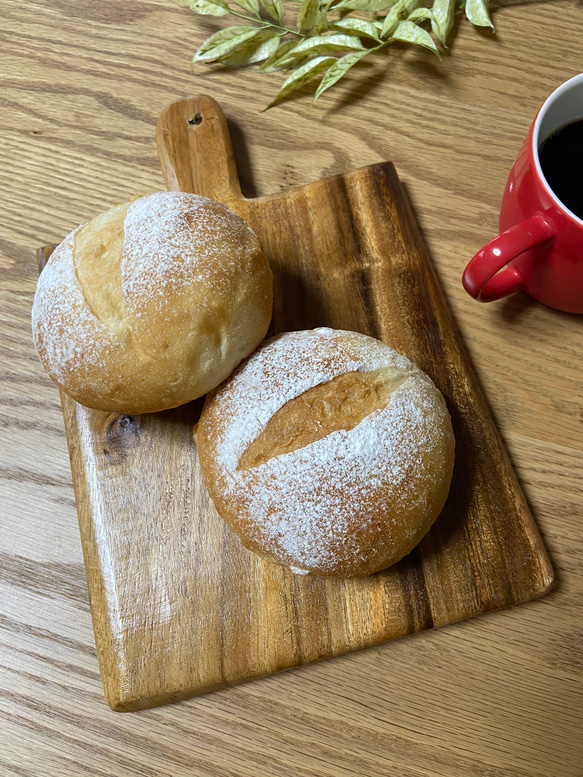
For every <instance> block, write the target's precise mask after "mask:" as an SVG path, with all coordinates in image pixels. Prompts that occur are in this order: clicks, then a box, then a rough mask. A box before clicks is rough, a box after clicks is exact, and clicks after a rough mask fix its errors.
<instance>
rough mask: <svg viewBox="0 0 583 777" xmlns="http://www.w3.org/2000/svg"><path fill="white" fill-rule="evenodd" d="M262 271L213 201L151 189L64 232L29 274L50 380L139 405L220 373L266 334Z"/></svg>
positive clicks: (69, 389) (248, 239)
mask: <svg viewBox="0 0 583 777" xmlns="http://www.w3.org/2000/svg"><path fill="white" fill-rule="evenodd" d="M271 307H272V275H271V270H270V268H269V263H268V261H267V258H266V257H265V254H264V253H263V251H262V249H261V246H260V243H259V240H258V238H257V236H256V235H255V234H254V233H253V232H252V231H251V230H250V229H249V227H248V226H247V224H246V223H245V222H244V221H243V219H242V218H240V217H239V216H238V215H236V214H235V213H233V212H232V211H230V210H229V209H228V208H226V207H225V206H224V205H221V204H219V203H217V202H214V201H212V200H209V199H207V198H205V197H199V196H198V195H195V194H186V193H184V192H159V193H156V194H152V195H150V196H148V197H143V198H140V199H138V200H136V201H134V202H132V203H126V204H124V205H120V206H118V207H116V208H112V209H111V210H109V211H107V212H105V213H103V214H101V215H100V216H98V217H97V218H95V219H93V220H92V221H90V222H89V223H87V224H83V225H82V226H80V227H79V228H78V229H76V230H74V231H73V232H71V234H70V235H68V237H66V238H65V240H64V241H63V242H62V243H61V244H60V245H59V246H58V247H57V248H56V249H55V251H54V252H53V254H52V256H51V257H50V259H49V261H48V263H47V265H46V267H45V269H44V270H43V272H42V273H41V275H40V278H39V281H38V287H37V291H36V294H35V299H34V304H33V310H32V329H33V339H34V343H35V347H36V349H37V353H38V355H39V357H40V360H41V362H42V363H43V365H44V367H45V369H46V370H47V372H48V373H49V375H50V376H51V378H52V379H53V380H54V381H55V382H56V383H57V384H58V385H59V386H61V388H62V389H63V390H64V391H65V392H66V393H67V394H69V395H70V396H72V397H73V398H74V399H76V400H77V401H78V402H80V403H81V404H83V405H87V406H89V407H92V408H97V409H99V410H107V411H112V412H125V413H149V412H154V411H158V410H165V409H167V408H171V407H176V406H178V405H181V404H184V403H185V402H189V401H190V400H193V399H196V398H197V397H200V396H202V395H203V394H206V393H207V392H208V391H210V390H211V389H212V388H214V387H215V386H217V385H218V384H219V383H220V382H221V381H223V380H224V379H225V378H226V377H227V376H228V375H229V374H230V373H231V372H232V371H233V369H234V368H235V367H236V366H237V365H238V364H239V362H240V361H241V360H242V359H243V358H245V357H246V356H247V355H248V354H249V353H251V351H252V350H253V349H254V348H255V347H256V346H257V345H258V344H259V343H260V342H261V340H262V339H263V338H264V337H265V335H266V333H267V329H268V327H269V322H270V319H271Z"/></svg>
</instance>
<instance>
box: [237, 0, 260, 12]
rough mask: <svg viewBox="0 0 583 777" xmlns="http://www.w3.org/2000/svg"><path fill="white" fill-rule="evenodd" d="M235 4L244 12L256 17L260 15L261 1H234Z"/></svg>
mask: <svg viewBox="0 0 583 777" xmlns="http://www.w3.org/2000/svg"><path fill="white" fill-rule="evenodd" d="M234 2H235V3H237V5H238V6H239V7H240V8H242V9H243V10H244V11H248V12H249V13H252V14H253V15H254V16H258V15H259V0H234Z"/></svg>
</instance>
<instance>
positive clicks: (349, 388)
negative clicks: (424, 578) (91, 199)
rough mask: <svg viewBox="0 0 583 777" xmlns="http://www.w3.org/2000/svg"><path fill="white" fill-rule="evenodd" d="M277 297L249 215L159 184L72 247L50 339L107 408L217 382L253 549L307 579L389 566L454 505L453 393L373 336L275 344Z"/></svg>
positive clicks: (56, 273)
mask: <svg viewBox="0 0 583 777" xmlns="http://www.w3.org/2000/svg"><path fill="white" fill-rule="evenodd" d="M272 301H273V298H272V273H271V270H270V267H269V262H268V260H267V258H266V256H265V254H264V253H263V250H262V248H261V245H260V242H259V240H258V238H257V236H256V235H255V234H254V233H253V232H252V231H251V230H250V229H249V227H248V226H247V224H246V223H245V222H244V221H243V219H242V218H240V217H239V216H238V215H236V214H235V213H233V212H232V211H230V210H229V209H228V208H226V207H225V206H224V205H221V204H219V203H217V202H214V201H212V200H209V199H207V198H205V197H200V196H198V195H194V194H186V193H183V192H159V193H157V194H152V195H150V196H147V197H143V198H140V199H137V200H135V201H134V202H131V203H126V204H124V205H120V206H118V207H116V208H112V209H111V210H109V211H106V212H105V213H103V214H101V215H100V216H98V217H97V218H95V219H93V220H92V221H90V222H88V223H86V224H83V225H81V226H80V227H79V228H77V229H76V230H74V231H73V232H71V234H70V235H68V236H67V237H66V238H65V240H64V241H63V242H62V243H61V244H60V245H59V246H58V247H57V248H56V249H55V251H54V252H53V254H52V255H51V257H50V259H49V261H48V263H47V265H46V267H45V269H44V270H43V272H42V273H41V276H40V278H39V282H38V286H37V291H36V294H35V299H34V303H33V309H32V328H33V339H34V343H35V346H36V349H37V352H38V355H39V357H40V359H41V362H42V363H43V365H44V366H45V368H46V370H47V371H48V373H49V375H50V376H51V377H52V378H53V380H54V381H55V382H56V383H57V384H58V385H59V386H60V387H61V388H62V389H63V390H64V391H65V392H66V393H67V394H69V395H70V396H71V397H73V399H75V400H77V401H78V402H80V403H81V404H84V405H87V406H89V407H92V408H95V409H98V410H104V411H109V412H119V413H132V414H141V413H151V412H156V411H160V410H166V409H169V408H172V407H176V406H178V405H181V404H184V403H186V402H189V401H191V400H193V399H196V398H198V397H201V396H203V395H204V394H207V393H208V392H210V393H208V396H207V398H206V401H205V404H204V408H203V411H202V415H201V418H200V422H199V424H198V435H197V444H198V456H199V461H200V465H201V469H202V473H203V476H204V478H205V482H206V484H207V488H208V491H209V493H210V496H211V498H212V500H213V502H214V504H215V506H216V508H217V511H218V512H219V514H220V515H221V516H222V518H224V520H225V521H226V522H227V523H228V525H229V526H230V527H231V529H232V530H233V531H234V532H235V533H236V534H237V535H238V536H239V537H240V539H241V541H242V542H243V544H244V545H245V546H246V547H247V548H249V549H250V550H252V551H254V552H255V553H257V554H259V555H260V556H262V557H264V558H267V559H269V560H271V561H274V562H276V563H279V564H283V565H286V566H289V567H291V569H292V570H293V571H294V572H296V573H313V574H318V575H325V576H339V577H356V576H361V575H370V574H373V573H374V572H377V571H379V570H382V569H385V568H387V567H389V566H391V565H392V564H394V563H396V562H397V561H399V560H400V559H401V558H402V557H403V556H405V555H406V554H407V553H409V552H410V551H411V550H412V549H413V547H415V545H417V543H418V542H419V541H420V540H421V539H422V537H423V536H424V535H425V534H426V533H427V531H428V530H429V528H430V527H431V525H432V524H433V522H434V521H435V519H436V518H437V516H438V515H439V513H440V512H441V510H442V508H443V506H444V504H445V501H446V498H447V494H448V490H449V486H450V481H451V477H452V471H453V460H454V437H453V432H452V427H451V419H450V416H449V413H448V411H447V408H446V405H445V401H444V399H443V397H442V395H441V393H440V392H439V390H438V389H437V388H436V387H435V385H434V384H433V383H432V381H431V380H430V379H429V377H428V376H427V375H425V373H423V372H422V371H421V370H420V369H419V368H418V367H417V366H416V365H414V364H413V363H412V362H410V361H409V360H408V359H407V358H406V357H405V356H403V355H401V354H399V353H398V352H397V351H395V350H393V349H392V348H390V347H389V346H388V345H386V344H384V343H382V342H380V341H379V340H375V339H373V338H371V337H367V336H365V335H362V334H358V333H356V332H346V331H341V330H334V329H327V328H320V329H315V330H309V331H300V332H290V333H286V334H282V335H278V336H277V337H274V338H271V339H270V340H267V341H265V342H263V343H262V344H261V345H260V343H261V341H262V340H263V338H264V337H265V335H266V333H267V330H268V327H269V323H270V320H271V312H272ZM257 346H259V347H257ZM254 349H257V350H254ZM245 357H248V358H247V359H246V360H245V361H244V362H243V363H242V364H241V365H240V366H239V367H238V369H235V368H237V365H239V364H240V363H241V361H242V360H243V359H245ZM233 370H235V371H234V372H233Z"/></svg>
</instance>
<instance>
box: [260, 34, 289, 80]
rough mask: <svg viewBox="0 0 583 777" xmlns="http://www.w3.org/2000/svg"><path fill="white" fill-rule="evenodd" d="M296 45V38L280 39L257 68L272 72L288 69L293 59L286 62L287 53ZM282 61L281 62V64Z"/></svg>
mask: <svg viewBox="0 0 583 777" xmlns="http://www.w3.org/2000/svg"><path fill="white" fill-rule="evenodd" d="M296 45H297V40H281V39H280V42H279V46H278V47H277V49H276V50H275V51H274V53H273V54H272V55H271V56H270V57H268V58H267V59H266V60H265V62H264V63H263V64H262V65H261V67H260V68H259V69H260V70H262V71H263V72H264V73H272V72H274V71H275V70H289V68H290V67H291V66H292V64H293V59H292V60H289V62H290V64H289V65H288V64H287V62H286V58H287V55H288V54H289V52H290V51H291V49H293V48H294V47H295V46H296ZM282 63H283V64H282Z"/></svg>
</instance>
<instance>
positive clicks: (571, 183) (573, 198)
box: [539, 119, 583, 219]
mask: <svg viewBox="0 0 583 777" xmlns="http://www.w3.org/2000/svg"><path fill="white" fill-rule="evenodd" d="M539 159H540V166H541V169H542V171H543V175H544V177H545V178H546V180H547V183H548V185H549V186H550V187H551V189H552V190H553V192H554V193H555V194H556V196H557V197H558V198H559V200H561V202H562V203H563V205H565V207H567V208H568V209H569V210H570V211H571V212H572V213H574V214H575V215H576V216H579V218H580V219H583V119H579V120H578V121H573V122H571V123H570V124H566V125H565V126H563V127H560V128H559V129H558V130H555V131H554V132H551V134H550V135H549V136H548V137H547V138H545V140H544V141H543V143H542V145H541V147H540V150H539Z"/></svg>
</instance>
